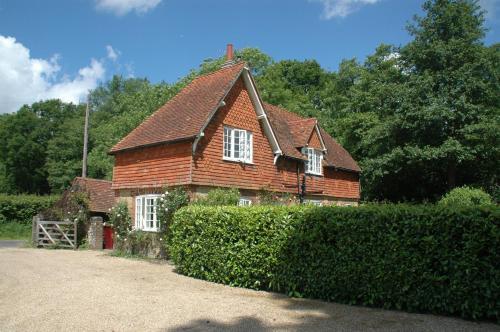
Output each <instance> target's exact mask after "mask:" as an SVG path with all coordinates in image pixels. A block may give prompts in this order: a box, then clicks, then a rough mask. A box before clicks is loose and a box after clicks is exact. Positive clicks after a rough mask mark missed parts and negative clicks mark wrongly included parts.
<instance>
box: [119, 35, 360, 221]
mask: <svg viewBox="0 0 500 332" xmlns="http://www.w3.org/2000/svg"><path fill="white" fill-rule="evenodd" d="M109 153H110V154H112V155H114V157H115V165H114V169H113V182H112V189H113V190H114V192H115V198H116V199H117V200H120V199H122V200H126V201H127V202H128V205H129V208H130V210H131V213H132V216H133V222H134V225H135V227H136V228H137V229H143V230H147V231H155V230H156V229H157V222H156V213H155V200H156V199H157V197H158V193H160V192H161V190H162V188H164V187H166V186H168V187H172V186H184V187H185V188H187V190H188V191H189V193H190V195H191V196H192V197H196V196H200V195H205V194H206V193H207V192H208V191H209V190H210V189H211V188H214V187H228V188H229V187H231V188H238V189H239V191H240V193H241V201H240V204H241V205H250V204H252V203H254V202H257V201H258V199H259V196H258V193H259V192H260V191H262V190H266V191H271V192H275V193H276V194H277V195H283V194H286V195H296V196H297V197H300V198H301V199H302V200H304V201H308V202H311V203H313V204H338V205H356V204H357V203H358V200H359V190H360V186H359V174H360V168H359V166H358V165H357V163H356V162H355V161H354V160H353V158H352V157H351V156H350V155H349V153H348V152H347V151H346V150H345V149H344V148H342V146H340V145H339V144H338V143H337V142H336V141H335V140H334V139H333V138H332V137H331V136H330V135H328V134H327V133H326V132H325V131H324V130H323V129H322V128H321V127H320V125H319V124H318V122H317V120H316V119H314V118H309V119H306V118H302V117H300V116H298V115H297V114H294V113H291V112H288V111H286V110H285V109H283V108H281V107H278V106H274V105H270V104H266V103H264V102H263V101H262V100H261V98H260V96H259V92H258V90H257V87H256V85H255V81H254V79H253V77H252V74H251V72H250V68H249V67H248V64H247V63H245V62H235V61H234V60H233V50H232V45H228V52H227V61H226V62H225V63H224V65H223V66H222V68H220V69H219V70H217V71H215V72H213V73H211V74H207V75H203V76H200V77H198V78H196V79H195V80H193V81H192V82H191V83H190V84H189V85H188V86H186V87H185V88H184V89H183V90H182V91H180V92H179V93H178V94H177V95H176V96H175V97H174V98H172V99H171V100H170V101H168V102H167V103H166V104H165V105H163V106H162V107H161V108H160V109H158V110H157V111H156V112H155V113H153V114H152V115H151V116H150V117H149V118H147V119H146V120H145V121H144V122H143V123H142V124H140V125H139V126H138V127H137V128H135V129H134V130H133V131H132V132H130V133H129V134H128V135H127V136H126V137H125V138H123V139H122V140H121V141H120V142H118V143H117V144H116V145H115V146H114V147H113V148H112V149H111V150H110V152H109Z"/></svg>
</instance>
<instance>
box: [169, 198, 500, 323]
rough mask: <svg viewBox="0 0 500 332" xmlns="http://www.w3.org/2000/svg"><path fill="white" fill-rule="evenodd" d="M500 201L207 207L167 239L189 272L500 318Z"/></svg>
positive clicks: (316, 294) (189, 211)
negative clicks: (456, 206) (456, 205)
mask: <svg viewBox="0 0 500 332" xmlns="http://www.w3.org/2000/svg"><path fill="white" fill-rule="evenodd" d="M499 226H500V208H498V207H496V206H487V207H480V208H468V209H461V210H452V209H446V208H443V207H439V206H407V205H377V206H365V207H359V208H345V207H344V208H342V207H251V208H238V207H199V206H190V207H187V208H183V209H181V210H179V211H178V212H177V213H176V214H175V216H174V221H173V225H172V228H171V235H170V238H169V240H168V247H169V248H168V249H169V253H170V256H171V258H172V259H173V261H174V263H175V265H176V268H177V270H178V271H179V272H180V273H183V274H186V275H188V276H192V277H196V278H201V279H205V280H209V281H214V282H219V283H224V284H228V285H233V286H241V287H248V288H255V289H270V290H276V291H281V292H286V293H288V294H290V295H293V296H305V297H311V298H319V299H324V300H329V301H336V302H343V303H349V304H362V305H368V306H376V307H383V308H394V309H402V310H407V311H418V312H431V313H439V314H452V315H460V316H462V317H467V318H475V319H479V318H481V319H497V320H499V319H500V227H499Z"/></svg>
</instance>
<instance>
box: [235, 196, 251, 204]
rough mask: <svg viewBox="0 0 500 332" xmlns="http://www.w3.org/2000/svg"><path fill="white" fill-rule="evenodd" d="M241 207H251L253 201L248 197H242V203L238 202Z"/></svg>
mask: <svg viewBox="0 0 500 332" xmlns="http://www.w3.org/2000/svg"><path fill="white" fill-rule="evenodd" d="M238 205H239V206H250V205H252V200H251V199H250V198H246V197H241V198H240V201H239V202H238Z"/></svg>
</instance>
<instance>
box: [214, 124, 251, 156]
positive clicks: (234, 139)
mask: <svg viewBox="0 0 500 332" xmlns="http://www.w3.org/2000/svg"><path fill="white" fill-rule="evenodd" d="M223 144H224V146H223V150H224V153H223V157H222V159H225V160H232V161H242V162H245V163H252V162H253V135H252V132H251V131H248V130H244V129H236V128H231V127H227V126H224V143H223Z"/></svg>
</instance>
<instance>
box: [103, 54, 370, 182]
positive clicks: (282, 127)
mask: <svg viewBox="0 0 500 332" xmlns="http://www.w3.org/2000/svg"><path fill="white" fill-rule="evenodd" d="M245 65H246V64H245V63H244V62H240V63H237V64H234V65H232V66H229V67H225V68H222V69H220V70H218V71H216V72H213V73H211V74H208V75H204V76H200V77H198V78H196V79H194V80H193V81H192V82H191V83H190V84H189V85H188V86H186V87H185V88H184V89H183V90H182V91H181V92H179V93H178V94H177V95H176V96H175V97H173V98H172V99H171V100H170V101H168V102H167V103H166V104H165V105H163V106H162V107H161V108H160V109H158V110H157V111H156V112H155V113H153V114H152V115H151V116H150V117H149V118H147V119H146V120H145V121H144V122H143V123H142V124H141V125H139V126H138V127H137V128H135V129H134V130H133V131H132V132H130V134H128V135H127V136H125V138H123V139H122V140H121V141H120V142H118V143H117V144H116V145H115V146H114V147H113V148H112V149H111V150H110V153H111V154H114V153H116V152H119V151H123V150H129V149H134V148H138V147H142V146H150V145H156V144H160V143H167V142H172V141H179V140H184V139H194V138H195V137H196V135H198V134H199V133H200V131H201V130H202V128H203V126H204V125H205V124H206V123H207V122H208V121H209V120H210V118H211V116H212V114H213V113H214V112H215V111H216V110H217V108H218V107H219V105H220V103H221V101H223V100H224V98H225V96H226V95H227V93H228V92H229V90H230V89H231V87H232V86H233V85H234V83H235V82H236V80H237V79H238V77H239V76H240V74H241V72H242V71H243V69H244V67H245ZM263 106H264V108H265V110H266V114H267V115H268V119H269V122H270V124H271V127H272V129H273V131H274V132H275V135H276V139H277V141H278V144H279V146H280V148H281V150H282V152H283V155H284V156H285V157H289V158H294V159H299V160H306V157H305V156H304V155H303V154H302V153H300V152H299V150H298V149H297V148H298V147H303V146H305V145H306V144H307V141H308V140H309V137H310V136H311V133H312V130H313V129H314V126H315V125H316V124H317V120H316V119H314V118H309V119H306V118H302V117H300V116H299V115H297V114H295V113H291V112H289V111H287V110H285V109H283V108H281V107H278V106H274V105H271V104H266V103H264V104H263ZM320 132H321V136H322V138H323V141H324V143H325V147H326V149H327V153H326V155H325V163H326V166H330V167H337V168H342V169H345V170H351V171H355V172H359V171H360V168H359V166H358V164H357V163H356V161H354V159H352V157H351V156H350V155H349V153H348V152H347V151H346V150H345V149H344V148H342V146H340V144H338V143H337V142H336V141H335V140H334V139H333V138H332V137H331V136H330V135H328V134H327V133H326V132H325V131H324V130H323V129H320Z"/></svg>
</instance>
